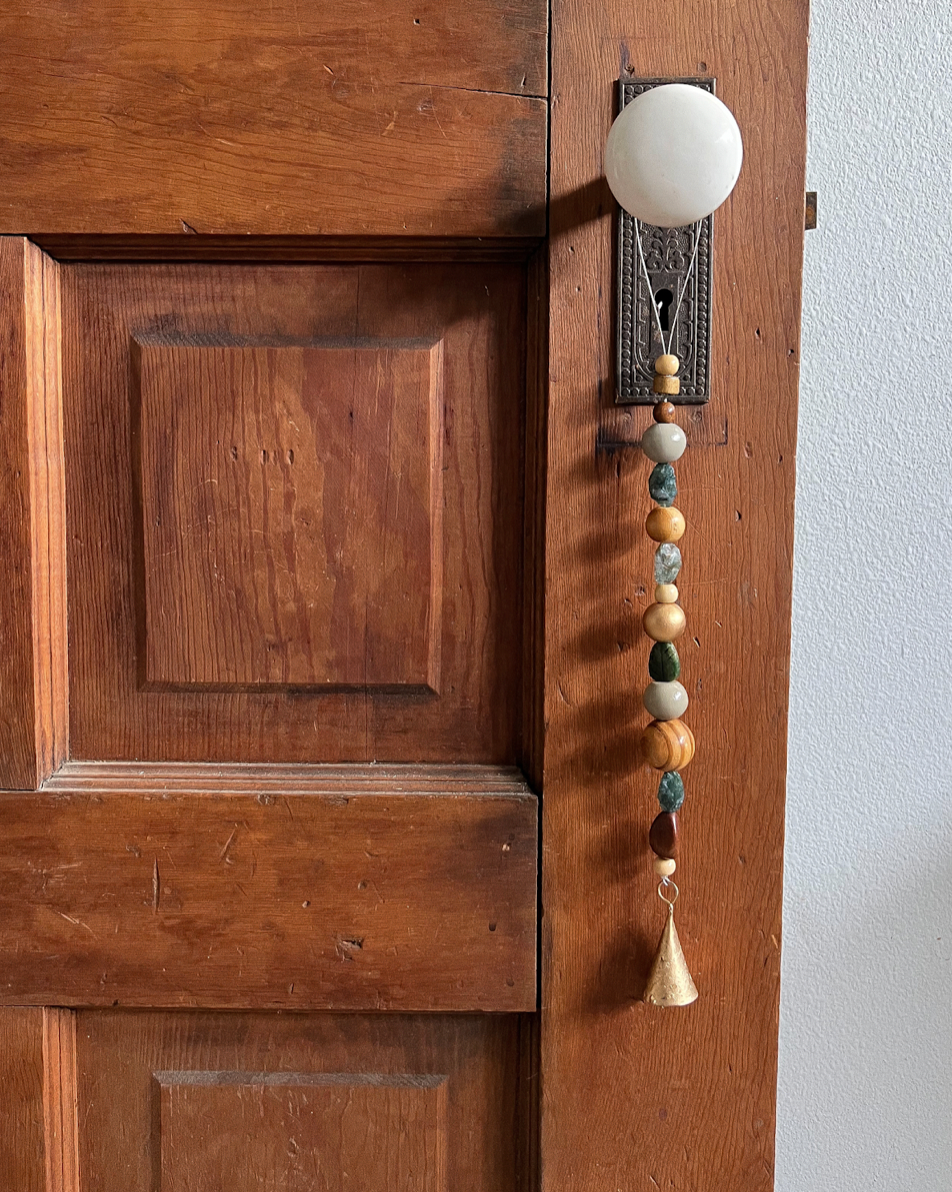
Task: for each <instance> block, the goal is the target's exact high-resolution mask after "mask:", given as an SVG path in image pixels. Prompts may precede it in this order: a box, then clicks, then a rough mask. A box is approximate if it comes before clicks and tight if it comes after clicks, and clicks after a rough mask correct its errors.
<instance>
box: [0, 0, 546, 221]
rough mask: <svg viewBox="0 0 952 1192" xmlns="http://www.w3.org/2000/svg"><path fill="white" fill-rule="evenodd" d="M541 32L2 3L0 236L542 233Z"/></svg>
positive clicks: (284, 1) (476, 6) (403, 18)
mask: <svg viewBox="0 0 952 1192" xmlns="http://www.w3.org/2000/svg"><path fill="white" fill-rule="evenodd" d="M546 17H547V12H546V5H545V4H544V3H543V2H542V0H475V2H471V0H450V2H449V3H441V4H435V3H433V2H432V0H430V2H427V3H424V4H423V5H418V4H413V5H411V4H409V3H407V0H355V2H352V3H349V4H347V5H346V6H345V7H338V6H335V5H330V4H304V5H301V4H297V3H293V2H292V0H277V2H276V3H274V4H271V5H269V6H268V7H267V8H265V9H262V8H261V6H260V5H259V4H255V3H253V2H252V0H238V2H229V3H225V2H223V0H215V2H213V3H211V4H208V5H201V6H199V5H196V4H194V3H190V2H189V0H176V2H174V3H171V4H166V5H163V6H162V8H161V9H157V8H156V7H155V6H154V5H152V4H149V3H146V0H109V2H108V3H103V4H99V5H97V6H96V7H95V9H92V10H90V9H87V10H84V11H80V10H77V9H76V7H75V5H73V4H71V3H69V0H42V3H39V4H26V3H22V2H18V3H8V4H6V5H5V6H4V8H3V13H2V16H0V44H2V45H3V46H4V71H3V74H2V76H0V105H2V108H3V111H4V113H5V118H4V120H3V122H2V125H0V160H2V161H3V164H4V168H3V196H2V201H0V231H5V232H15V233H33V234H36V233H62V232H68V233H128V232H136V233H153V234H155V233H168V234H180V233H182V232H186V233H190V232H197V233H202V234H214V233H226V234H229V233H230V234H243V233H257V234H282V233H288V234H299V235H300V234H313V235H317V234H323V235H344V234H349V235H362V234H377V235H384V234H394V235H464V236H465V235H468V236H478V235H504V236H505V235H522V236H525V235H541V234H543V233H544V229H545V208H544V202H545V168H546V103H545V100H544V99H543V98H541V97H542V95H543V93H544V90H545V83H546Z"/></svg>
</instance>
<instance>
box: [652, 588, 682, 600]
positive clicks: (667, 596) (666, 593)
mask: <svg viewBox="0 0 952 1192" xmlns="http://www.w3.org/2000/svg"><path fill="white" fill-rule="evenodd" d="M654 598H655V600H656V601H657V602H658V604H677V601H678V589H677V585H676V584H658V586H657V587H656V588H655V590H654Z"/></svg>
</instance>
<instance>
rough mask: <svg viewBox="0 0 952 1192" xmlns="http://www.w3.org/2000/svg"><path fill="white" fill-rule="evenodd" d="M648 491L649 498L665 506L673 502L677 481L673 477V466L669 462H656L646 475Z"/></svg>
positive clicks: (676, 493)
mask: <svg viewBox="0 0 952 1192" xmlns="http://www.w3.org/2000/svg"><path fill="white" fill-rule="evenodd" d="M648 492H649V493H651V499H652V500H653V501H657V503H658V504H659V505H663V506H664V507H665V508H667V507H668V506H669V505H673V504H674V498H675V497H676V496H677V495H678V482H677V480H676V479H675V477H674V468H672V467H671V465H670V464H656V465H655V467H654V468H653V469H652V471H651V475H650V476H649V477H648Z"/></svg>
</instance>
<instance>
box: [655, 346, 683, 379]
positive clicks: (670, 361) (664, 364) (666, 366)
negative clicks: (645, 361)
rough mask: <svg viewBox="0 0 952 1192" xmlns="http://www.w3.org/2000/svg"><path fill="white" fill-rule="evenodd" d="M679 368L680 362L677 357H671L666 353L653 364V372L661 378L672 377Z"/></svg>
mask: <svg viewBox="0 0 952 1192" xmlns="http://www.w3.org/2000/svg"><path fill="white" fill-rule="evenodd" d="M680 367H681V361H680V360H679V359H678V358H677V356H674V355H672V354H671V353H670V352H666V353H665V354H664V355H663V356H659V357H658V359H657V360H656V361H655V362H654V370H655V372H656V373H660V374H661V376H663V377H673V376H674V374H675V373H676V372H677V371H678V369H679V368H680Z"/></svg>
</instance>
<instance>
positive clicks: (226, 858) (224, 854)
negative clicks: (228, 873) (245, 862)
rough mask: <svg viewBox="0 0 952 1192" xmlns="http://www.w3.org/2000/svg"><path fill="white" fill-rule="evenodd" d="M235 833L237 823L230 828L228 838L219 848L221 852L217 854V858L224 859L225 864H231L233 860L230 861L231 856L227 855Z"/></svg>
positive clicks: (236, 832) (236, 831) (236, 833)
mask: <svg viewBox="0 0 952 1192" xmlns="http://www.w3.org/2000/svg"><path fill="white" fill-rule="evenodd" d="M237 835H238V825H237V824H235V826H234V827H233V828H232V830H231V835H230V836H229V837H228V839H227V840H226V841H225V847H224V848H223V849H222V850H221V852H220V853H219V854H218V860H219V861H224V863H225V864H226V865H231V864H233V862H232V860H231V857H229V856H228V850H229V849H230V848H231V842H232V841H233V840H234V839H235V837H236V836H237Z"/></svg>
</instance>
